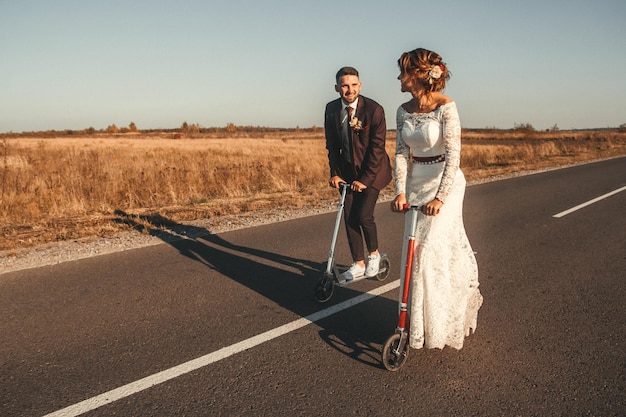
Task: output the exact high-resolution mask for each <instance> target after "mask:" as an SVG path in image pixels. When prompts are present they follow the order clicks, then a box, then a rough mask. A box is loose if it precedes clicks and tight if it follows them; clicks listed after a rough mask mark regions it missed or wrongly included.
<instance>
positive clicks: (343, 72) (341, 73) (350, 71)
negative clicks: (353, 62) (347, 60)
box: [335, 67, 359, 84]
mask: <svg viewBox="0 0 626 417" xmlns="http://www.w3.org/2000/svg"><path fill="white" fill-rule="evenodd" d="M344 75H356V76H357V77H358V76H359V72H358V71H357V70H356V68H352V67H343V68H340V69H339V71H337V75H335V82H336V83H337V84H339V79H340V78H341V77H343V76H344Z"/></svg>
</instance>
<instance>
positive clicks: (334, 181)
mask: <svg viewBox="0 0 626 417" xmlns="http://www.w3.org/2000/svg"><path fill="white" fill-rule="evenodd" d="M343 183H345V181H344V180H343V178H341V177H340V176H338V175H335V176H334V177H330V180H329V181H328V184H329V185H330V186H331V187H333V188H339V186H340V185H341V184H343Z"/></svg>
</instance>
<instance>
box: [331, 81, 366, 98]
mask: <svg viewBox="0 0 626 417" xmlns="http://www.w3.org/2000/svg"><path fill="white" fill-rule="evenodd" d="M335 91H337V92H338V93H339V95H340V96H341V98H342V99H343V101H345V102H346V103H352V102H354V100H356V98H357V97H358V96H359V93H360V92H361V81H359V77H357V76H356V75H344V76H342V77H341V78H339V84H336V85H335Z"/></svg>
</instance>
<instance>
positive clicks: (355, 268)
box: [339, 262, 365, 282]
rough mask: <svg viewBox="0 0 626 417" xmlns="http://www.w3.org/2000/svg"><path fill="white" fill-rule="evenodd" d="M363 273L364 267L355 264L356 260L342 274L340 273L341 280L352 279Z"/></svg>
mask: <svg viewBox="0 0 626 417" xmlns="http://www.w3.org/2000/svg"><path fill="white" fill-rule="evenodd" d="M364 273H365V267H364V266H361V265H359V264H357V263H356V262H355V263H353V264H352V266H351V267H350V269H348V270H347V271H346V272H344V273H343V274H340V275H339V277H340V278H341V282H347V281H352V280H353V279H355V278H359V277H362V276H363V274H364Z"/></svg>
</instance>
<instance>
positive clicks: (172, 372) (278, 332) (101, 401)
mask: <svg viewBox="0 0 626 417" xmlns="http://www.w3.org/2000/svg"><path fill="white" fill-rule="evenodd" d="M399 285H400V281H399V280H395V281H393V282H390V283H388V284H386V285H383V286H382V287H378V288H376V289H374V290H372V291H370V292H367V293H364V294H361V295H359V296H357V297H354V298H351V299H349V300H346V301H343V302H341V303H339V304H336V305H333V306H331V307H328V308H326V309H324V310H321V311H318V312H316V313H313V314H310V315H308V316H306V317H302V318H299V319H298V320H294V321H292V322H291V323H287V324H285V325H283V326H280V327H277V328H275V329H272V330H268V331H267V332H265V333H261V334H259V335H257V336H253V337H251V338H249V339H246V340H243V341H241V342H239V343H235V344H234V345H231V346H226V347H223V348H222V349H219V350H216V351H215V352H212V353H209V354H207V355H204V356H201V357H199V358H196V359H193V360H190V361H188V362H185V363H182V364H180V365H177V366H174V367H172V368H169V369H166V370H164V371H161V372H157V373H156V374H153V375H150V376H147V377H145V378H142V379H139V380H137V381H135V382H131V383H129V384H126V385H123V386H121V387H119V388H115V389H113V390H111V391H107V392H105V393H103V394H100V395H97V396H95V397H91V398H89V399H86V400H84V401H81V402H79V403H76V404H74V405H71V406H69V407H66V408H63V409H61V410H58V411H55V412H53V413H50V414H46V415H45V416H44V417H70V416H78V415H81V414H84V413H86V412H88V411H91V410H95V409H96V408H98V407H101V406H103V405H106V404H110V403H112V402H114V401H117V400H121V399H122V398H126V397H129V396H131V395H133V394H136V393H138V392H140V391H143V390H146V389H148V388H150V387H153V386H155V385H158V384H162V383H163V382H166V381H169V380H170V379H174V378H176V377H179V376H181V375H184V374H187V373H189V372H192V371H195V370H197V369H200V368H202V367H205V366H207V365H210V364H212V363H215V362H217V361H220V360H222V359H225V358H227V357H229V356H232V355H234V354H236V353H239V352H243V351H244V350H247V349H251V348H253V347H255V346H258V345H260V344H262V343H265V342H267V341H270V340H272V339H275V338H277V337H279V336H283V335H285V334H287V333H289V332H293V331H294V330H297V329H299V328H301V327H304V326H307V325H309V324H312V323H315V322H317V321H319V320H322V319H325V318H326V317H328V316H331V315H333V314H336V313H339V312H340V311H342V310H345V309H348V308H350V307H352V306H355V305H357V304H359V303H362V302H364V301H367V300H369V299H371V298H374V297H377V296H379V295H381V294H384V293H386V292H389V291H391V290H393V289H394V288H398V286H399Z"/></svg>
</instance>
